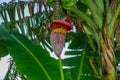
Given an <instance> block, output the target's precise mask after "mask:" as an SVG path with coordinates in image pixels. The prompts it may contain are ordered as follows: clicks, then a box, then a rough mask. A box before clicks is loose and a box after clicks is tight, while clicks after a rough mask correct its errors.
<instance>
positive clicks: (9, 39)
mask: <svg viewBox="0 0 120 80" xmlns="http://www.w3.org/2000/svg"><path fill="white" fill-rule="evenodd" d="M0 30H2V31H1V32H0V34H1V35H2V38H3V40H4V41H5V44H6V47H7V49H8V51H9V53H10V55H11V56H12V57H13V59H14V61H15V63H16V65H17V68H18V70H19V71H20V73H22V74H24V75H26V76H27V79H28V80H39V79H41V80H60V79H59V69H58V68H59V65H58V61H57V60H55V59H53V58H51V57H50V56H49V53H48V52H47V51H46V50H44V49H43V48H42V47H41V46H40V45H36V44H35V43H33V42H31V41H30V40H28V39H27V38H26V37H25V36H23V35H21V34H18V33H11V34H8V33H7V32H6V30H5V28H3V27H2V26H0ZM54 76H55V77H54Z"/></svg>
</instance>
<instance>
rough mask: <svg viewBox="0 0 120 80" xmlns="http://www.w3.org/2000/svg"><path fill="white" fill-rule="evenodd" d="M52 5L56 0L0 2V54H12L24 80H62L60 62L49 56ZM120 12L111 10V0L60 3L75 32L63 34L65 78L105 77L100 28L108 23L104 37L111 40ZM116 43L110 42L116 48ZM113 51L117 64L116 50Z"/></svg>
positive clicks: (91, 79) (89, 79) (98, 79)
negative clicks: (65, 46)
mask: <svg viewBox="0 0 120 80" xmlns="http://www.w3.org/2000/svg"><path fill="white" fill-rule="evenodd" d="M54 7H55V4H54V0H47V1H44V0H40V1H39V0H38V1H37V0H35V1H28V2H27V1H18V2H15V1H11V2H9V3H2V4H1V5H0V18H1V20H2V22H1V24H0V58H1V57H4V56H6V55H8V54H10V56H11V57H12V58H13V61H14V62H15V64H16V67H17V70H18V72H19V73H20V74H22V75H24V76H25V78H26V79H27V80H61V77H60V76H61V75H60V70H59V69H60V64H59V61H58V59H56V58H54V57H51V56H50V55H51V54H52V55H53V53H52V52H53V50H52V47H51V44H50V39H49V38H50V32H51V28H50V22H52V21H53V20H54V15H53V13H54ZM26 8H28V9H26ZM43 8H44V9H43ZM25 10H28V13H29V14H28V15H27V14H26V11H25ZM119 14H120V5H118V7H117V8H116V11H115V13H112V11H111V4H110V2H109V0H106V1H105V0H61V1H60V18H61V19H63V18H64V17H66V16H68V17H69V18H70V21H71V23H72V24H73V30H72V31H70V32H68V33H67V34H66V44H67V46H68V49H67V50H66V51H65V53H63V54H64V56H65V58H63V59H62V65H63V67H65V68H63V73H64V80H101V79H103V76H102V67H101V55H100V54H101V45H102V44H101V43H100V38H99V32H104V31H103V30H104V27H105V26H106V25H107V31H108V32H107V33H108V36H109V37H110V38H111V39H112V40H113V38H114V25H115V22H116V21H117V18H118V16H119ZM113 15H114V16H113ZM103 34H104V33H103ZM114 43H116V42H115V41H114V40H113V46H115V48H116V45H117V43H116V44H114ZM115 53H116V55H117V57H116V58H115V59H116V62H117V63H116V64H119V62H120V57H118V56H120V55H119V54H118V53H119V50H118V51H116V52H115Z"/></svg>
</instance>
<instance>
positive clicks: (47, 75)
mask: <svg viewBox="0 0 120 80" xmlns="http://www.w3.org/2000/svg"><path fill="white" fill-rule="evenodd" d="M11 36H12V38H14V39H15V40H16V41H17V42H18V43H19V44H20V45H21V46H23V47H24V49H25V50H26V51H27V52H28V53H29V54H30V55H31V56H32V57H33V58H34V60H35V61H36V62H37V63H38V65H39V66H40V67H41V68H42V70H43V72H44V73H45V75H46V77H47V78H48V80H51V78H50V76H49V74H48V73H47V71H46V70H45V68H44V67H43V66H42V64H41V63H40V62H39V60H38V59H37V58H36V57H35V56H34V54H33V53H32V52H31V51H30V50H29V49H28V48H27V47H26V46H25V45H24V44H23V43H22V42H21V41H20V40H18V39H17V38H16V37H15V36H14V35H13V34H11Z"/></svg>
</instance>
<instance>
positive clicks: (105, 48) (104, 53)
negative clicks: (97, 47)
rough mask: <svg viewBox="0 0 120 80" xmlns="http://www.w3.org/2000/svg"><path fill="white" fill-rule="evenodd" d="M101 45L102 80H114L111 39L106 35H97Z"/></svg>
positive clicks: (114, 71) (113, 58) (113, 57)
mask: <svg viewBox="0 0 120 80" xmlns="http://www.w3.org/2000/svg"><path fill="white" fill-rule="evenodd" d="M99 38H100V43H101V60H102V61H101V62H102V74H103V80H116V69H115V55H114V50H113V44H112V41H111V39H110V38H109V37H108V35H107V34H106V30H104V34H103V33H101V32H100V33H99Z"/></svg>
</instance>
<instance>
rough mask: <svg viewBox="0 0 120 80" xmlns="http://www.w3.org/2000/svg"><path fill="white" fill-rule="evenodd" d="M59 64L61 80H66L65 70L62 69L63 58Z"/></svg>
mask: <svg viewBox="0 0 120 80" xmlns="http://www.w3.org/2000/svg"><path fill="white" fill-rule="evenodd" d="M59 64H60V75H61V80H64V73H63V68H62V61H61V58H60V57H59Z"/></svg>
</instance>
